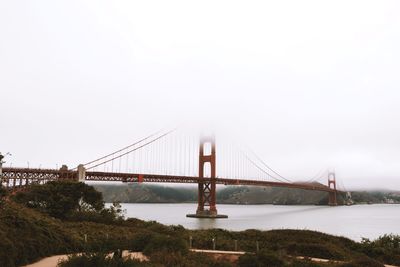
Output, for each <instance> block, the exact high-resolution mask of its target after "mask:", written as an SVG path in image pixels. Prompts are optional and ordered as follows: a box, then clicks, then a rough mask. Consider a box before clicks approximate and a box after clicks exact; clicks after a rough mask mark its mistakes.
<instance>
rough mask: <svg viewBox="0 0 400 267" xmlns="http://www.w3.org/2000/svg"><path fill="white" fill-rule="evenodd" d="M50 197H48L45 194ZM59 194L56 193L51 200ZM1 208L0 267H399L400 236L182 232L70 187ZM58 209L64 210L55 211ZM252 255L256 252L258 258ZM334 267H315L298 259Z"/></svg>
mask: <svg viewBox="0 0 400 267" xmlns="http://www.w3.org/2000/svg"><path fill="white" fill-rule="evenodd" d="M51 191H53V192H51ZM55 192H57V193H55ZM2 201H3V204H2V205H0V240H2V242H0V266H5V267H9V266H10V267H13V266H20V265H24V264H27V263H30V262H33V261H35V260H37V259H39V258H42V257H45V256H50V255H56V254H70V253H72V254H73V253H82V252H84V253H83V254H78V255H76V254H75V255H73V256H71V257H69V259H68V260H66V261H64V262H62V263H61V264H60V266H61V267H69V266H99V267H101V266H160V267H162V266H200V267H201V266H215V267H217V266H219V267H222V266H382V263H388V264H393V265H400V249H399V247H400V237H399V236H394V235H387V236H383V237H381V238H379V239H377V240H374V241H370V240H367V239H365V240H363V242H360V243H357V242H354V241H352V240H349V239H347V238H343V237H335V236H331V235H327V234H323V233H319V232H314V231H298V230H273V231H258V230H247V231H242V232H231V231H226V230H221V229H212V230H186V229H184V228H183V227H182V226H165V225H161V224H159V223H156V222H144V221H141V220H138V219H132V218H131V219H126V220H125V219H123V218H122V217H121V214H120V211H121V210H120V208H118V205H116V206H114V207H112V208H111V209H106V208H105V207H104V202H103V200H102V198H101V194H98V193H97V192H95V191H93V189H92V188H91V187H90V186H87V185H84V184H80V183H75V182H58V183H56V182H52V183H49V184H46V185H42V186H33V187H31V188H30V189H29V190H28V191H25V192H20V193H18V194H16V195H15V196H13V197H6V198H3V200H2ZM60 203H63V205H62V207H60ZM190 237H191V238H192V241H193V242H192V244H193V247H195V248H199V249H211V248H212V247H213V242H212V240H213V239H214V240H216V249H218V250H234V249H235V240H237V241H238V242H237V244H238V249H239V250H242V251H247V252H248V253H247V254H245V255H243V256H241V257H240V258H239V259H237V256H236V259H232V258H217V257H213V256H210V255H208V254H202V253H194V252H191V251H190V250H189V248H188V246H189V238H190ZM257 248H259V251H258V252H257ZM116 250H131V251H142V252H143V253H144V254H145V255H147V256H148V258H149V259H150V262H144V263H140V262H137V261H134V260H126V259H121V258H119V257H109V256H107V255H109V253H111V252H113V251H116ZM297 256H303V257H310V258H311V257H315V258H324V259H330V260H333V261H340V262H342V264H340V263H333V262H332V263H326V264H323V263H313V262H310V261H304V260H299V259H297V258H296V257H297Z"/></svg>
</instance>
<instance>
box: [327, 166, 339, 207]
mask: <svg viewBox="0 0 400 267" xmlns="http://www.w3.org/2000/svg"><path fill="white" fill-rule="evenodd" d="M328 187H329V188H330V189H333V191H330V192H329V202H328V204H329V206H337V204H338V203H337V195H336V193H337V192H336V175H335V173H334V172H329V173H328Z"/></svg>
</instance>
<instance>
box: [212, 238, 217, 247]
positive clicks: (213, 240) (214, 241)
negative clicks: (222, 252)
mask: <svg viewBox="0 0 400 267" xmlns="http://www.w3.org/2000/svg"><path fill="white" fill-rule="evenodd" d="M212 242H213V250H215V247H216V246H215V243H216V240H215V237H214V238H213V239H212Z"/></svg>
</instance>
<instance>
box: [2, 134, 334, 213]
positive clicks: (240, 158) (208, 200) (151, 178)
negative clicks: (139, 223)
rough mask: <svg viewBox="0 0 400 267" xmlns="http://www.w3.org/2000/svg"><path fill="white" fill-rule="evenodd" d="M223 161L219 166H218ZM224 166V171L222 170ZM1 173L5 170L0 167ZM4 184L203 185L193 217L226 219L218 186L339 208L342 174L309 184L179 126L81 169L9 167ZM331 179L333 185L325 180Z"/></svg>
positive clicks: (229, 145)
mask: <svg viewBox="0 0 400 267" xmlns="http://www.w3.org/2000/svg"><path fill="white" fill-rule="evenodd" d="M217 162H218V165H217ZM217 170H218V173H217ZM0 171H1V168H0ZM0 177H1V184H2V185H3V186H4V187H6V188H9V189H17V188H22V187H26V186H29V185H31V184H44V183H46V182H48V181H55V180H76V181H81V182H86V181H102V182H123V183H180V184H197V186H198V206H197V210H196V213H195V214H188V215H187V216H188V217H198V218H226V217H227V216H226V215H220V214H218V212H217V207H216V204H217V203H216V185H248V186H263V187H283V188H297V189H304V190H313V191H323V192H326V193H327V194H328V204H329V205H331V206H336V205H337V204H338V202H337V194H338V193H339V192H341V191H340V190H338V189H337V188H336V177H335V174H334V173H332V172H326V173H323V174H321V175H319V176H317V177H315V178H313V179H310V180H308V181H306V182H294V181H292V180H291V179H288V178H286V177H284V176H282V175H280V174H279V173H278V172H276V171H275V170H273V169H272V168H271V167H269V166H268V165H267V164H266V163H265V162H264V161H263V160H261V158H260V157H258V156H257V155H256V154H255V153H254V152H252V151H251V150H249V149H244V148H243V147H240V146H238V145H235V144H234V143H232V142H224V140H218V143H217V142H216V139H215V137H214V136H213V135H206V136H204V135H203V136H201V137H200V138H199V137H198V136H191V135H188V134H187V133H186V132H184V131H180V130H178V129H173V130H169V131H159V132H156V133H154V134H151V135H149V136H147V137H145V138H142V139H140V140H138V141H136V142H134V143H133V144H131V145H128V146H126V147H123V148H121V149H118V150H116V151H114V152H112V153H109V154H107V155H104V156H102V157H100V158H97V159H95V160H92V161H89V162H87V163H84V164H79V165H78V166H77V167H76V168H73V169H68V168H67V166H62V167H61V168H60V169H41V168H40V169H37V168H36V169H35V168H16V167H4V168H2V173H1V172H0ZM321 179H327V184H326V185H323V184H321V183H319V181H320V180H321Z"/></svg>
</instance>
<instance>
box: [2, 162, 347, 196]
mask: <svg viewBox="0 0 400 267" xmlns="http://www.w3.org/2000/svg"><path fill="white" fill-rule="evenodd" d="M67 179H74V180H78V179H79V178H78V172H77V171H75V170H62V169H61V170H56V169H30V168H7V167H6V168H3V179H2V184H3V185H6V186H7V185H8V187H17V186H20V185H26V184H32V183H40V184H42V183H45V182H47V181H54V180H67ZM211 180H212V178H200V177H196V176H179V175H160V174H134V173H115V172H95V171H86V172H85V175H84V181H110V182H111V181H112V182H126V183H142V182H145V183H180V184H199V183H207V182H210V181H211ZM215 183H216V184H222V185H248V186H265V187H284V188H297V189H304V190H313V191H323V192H329V193H333V192H335V190H334V189H332V188H329V187H328V186H324V185H322V184H316V183H301V182H299V183H285V182H272V181H261V180H247V179H232V178H220V177H217V178H215ZM336 192H340V191H338V190H336Z"/></svg>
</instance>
